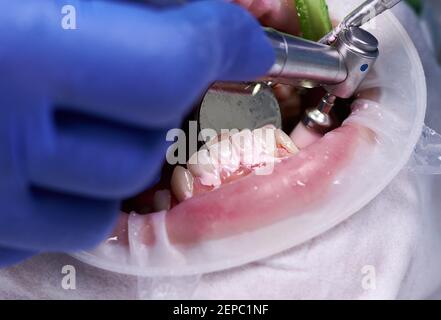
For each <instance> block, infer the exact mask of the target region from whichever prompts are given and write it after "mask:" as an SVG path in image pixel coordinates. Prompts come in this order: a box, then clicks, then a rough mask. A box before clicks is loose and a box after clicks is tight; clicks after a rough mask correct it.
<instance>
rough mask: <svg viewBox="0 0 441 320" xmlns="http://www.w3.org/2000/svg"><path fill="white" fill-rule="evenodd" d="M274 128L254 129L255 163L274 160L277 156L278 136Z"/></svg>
mask: <svg viewBox="0 0 441 320" xmlns="http://www.w3.org/2000/svg"><path fill="white" fill-rule="evenodd" d="M274 131H275V130H274V129H270V128H259V129H255V130H253V150H252V151H253V157H254V162H255V164H257V163H263V162H268V161H271V160H273V158H274V157H275V156H276V151H277V148H276V137H275V134H274Z"/></svg>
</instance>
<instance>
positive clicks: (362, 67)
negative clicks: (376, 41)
mask: <svg viewBox="0 0 441 320" xmlns="http://www.w3.org/2000/svg"><path fill="white" fill-rule="evenodd" d="M368 68H369V65H368V64H364V65H362V66H361V67H360V70H361V72H365V71H366V70H367V69H368Z"/></svg>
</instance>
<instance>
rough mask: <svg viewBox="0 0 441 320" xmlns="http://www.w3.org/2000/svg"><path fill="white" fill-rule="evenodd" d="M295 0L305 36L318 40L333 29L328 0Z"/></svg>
mask: <svg viewBox="0 0 441 320" xmlns="http://www.w3.org/2000/svg"><path fill="white" fill-rule="evenodd" d="M294 1H295V5H296V8H297V14H298V16H299V19H300V28H301V30H302V36H303V38H305V39H308V40H312V41H318V40H320V39H321V38H322V37H323V36H325V35H326V34H327V33H329V32H330V31H331V30H332V24H331V19H330V17H329V11H328V5H327V4H326V0H294Z"/></svg>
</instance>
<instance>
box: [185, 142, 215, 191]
mask: <svg viewBox="0 0 441 320" xmlns="http://www.w3.org/2000/svg"><path fill="white" fill-rule="evenodd" d="M213 162H214V161H213V159H212V158H211V156H210V153H209V152H208V150H207V149H201V150H199V151H198V152H196V153H195V154H193V155H192V156H191V157H190V159H189V160H188V162H187V168H188V170H189V171H190V172H191V174H192V175H193V176H195V177H198V178H200V181H201V183H202V184H203V185H206V186H218V185H219V184H220V183H221V180H220V175H219V170H217V169H216V167H215V165H214V163H213Z"/></svg>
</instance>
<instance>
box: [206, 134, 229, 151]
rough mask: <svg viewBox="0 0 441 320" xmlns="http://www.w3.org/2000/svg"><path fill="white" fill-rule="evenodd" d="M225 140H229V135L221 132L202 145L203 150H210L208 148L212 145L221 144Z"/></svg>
mask: <svg viewBox="0 0 441 320" xmlns="http://www.w3.org/2000/svg"><path fill="white" fill-rule="evenodd" d="M226 139H230V133H229V132H222V133H220V134H218V135H217V136H215V137H213V138H211V139H210V140H208V141H207V142H206V143H205V144H204V145H203V147H204V148H210V146H212V145H214V144H216V143H219V142H221V141H223V140H226Z"/></svg>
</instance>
